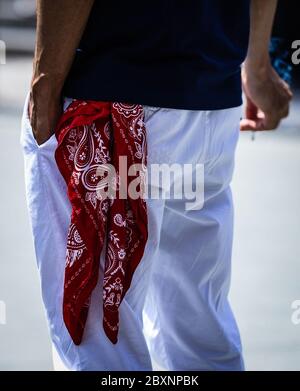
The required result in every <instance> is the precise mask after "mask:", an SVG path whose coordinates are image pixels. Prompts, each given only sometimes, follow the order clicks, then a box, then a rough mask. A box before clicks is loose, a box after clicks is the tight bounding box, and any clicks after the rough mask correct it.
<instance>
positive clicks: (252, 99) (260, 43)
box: [241, 0, 292, 130]
mask: <svg viewBox="0 0 300 391" xmlns="http://www.w3.org/2000/svg"><path fill="white" fill-rule="evenodd" d="M276 7H277V0H252V1H251V16H250V17H251V28H250V40H249V48H248V54H247V58H246V60H245V63H244V66H243V70H242V79H243V88H244V92H245V95H246V98H247V102H246V119H244V120H242V122H241V130H270V129H275V128H276V127H277V126H278V125H279V122H280V120H281V119H282V118H284V117H286V116H287V115H288V111H289V102H290V100H291V98H292V93H291V91H290V89H289V87H288V85H287V84H286V83H285V82H284V81H283V80H282V79H281V78H280V77H279V76H278V74H277V73H276V71H275V70H274V69H273V67H272V65H271V63H270V57H269V42H270V38H271V31H272V26H273V20H274V16H275V11H276Z"/></svg>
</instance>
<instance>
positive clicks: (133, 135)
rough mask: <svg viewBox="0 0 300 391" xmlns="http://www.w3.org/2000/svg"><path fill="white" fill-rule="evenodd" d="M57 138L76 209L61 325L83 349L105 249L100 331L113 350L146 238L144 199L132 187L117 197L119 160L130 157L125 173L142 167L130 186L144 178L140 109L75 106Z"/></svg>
mask: <svg viewBox="0 0 300 391" xmlns="http://www.w3.org/2000/svg"><path fill="white" fill-rule="evenodd" d="M55 133H56V137H57V140H58V146H57V149H56V151H55V159H56V162H57V166H58V168H59V170H60V172H61V174H62V176H63V177H64V180H65V181H66V184H67V188H68V197H69V200H70V203H71V206H72V214H71V219H70V227H69V232H68V238H67V243H66V247H67V248H66V267H65V282H64V297H63V317H64V322H65V324H66V327H67V329H68V331H69V333H70V335H71V337H72V339H73V341H74V343H75V344H77V345H79V344H80V343H81V341H82V338H83V335H84V327H85V323H86V319H87V315H88V310H89V303H90V296H91V293H92V291H93V289H94V287H95V286H96V284H97V281H98V274H99V265H100V254H101V252H102V249H103V246H104V244H105V245H106V247H105V268H104V275H103V276H100V278H103V328H104V331H105V333H106V335H107V337H108V338H109V339H110V340H111V342H112V343H114V344H115V343H117V340H118V329H119V312H118V310H119V306H120V303H121V301H122V299H123V298H124V296H125V294H126V292H127V290H128V289H129V287H130V283H131V280H132V276H133V273H134V271H135V269H136V267H137V266H138V264H139V262H140V260H141V258H142V256H143V253H144V249H145V245H146V242H147V238H148V229H147V208H146V202H145V199H144V198H143V197H138V198H137V199H132V198H130V196H129V195H128V188H126V189H125V190H126V192H127V197H125V198H124V197H123V198H122V197H119V193H120V190H121V188H122V191H123V192H124V183H122V181H121V180H120V175H119V169H120V167H118V165H119V157H120V156H125V157H126V159H127V165H128V166H130V165H133V164H135V165H136V164H137V165H141V167H142V168H143V169H142V170H140V171H138V172H137V173H136V176H130V179H131V180H134V179H135V178H137V179H138V177H140V179H141V181H143V180H144V179H145V170H146V163H147V162H146V156H147V143H146V129H145V124H144V112H143V107H142V106H141V105H137V104H126V103H117V102H95V101H81V100H73V101H72V103H71V104H70V105H69V106H68V108H67V109H66V111H65V112H64V113H63V115H62V117H61V118H60V121H59V123H58V125H57V129H56V132H55ZM109 165H112V166H113V167H114V168H115V171H116V174H117V175H116V181H115V183H114V189H115V193H114V194H115V196H114V197H108V198H107V197H106V198H105V197H102V196H101V192H99V191H98V190H99V187H100V188H101V187H102V188H105V187H107V186H108V184H107V183H106V184H105V180H104V181H103V179H105V175H104V174H103V175H102V173H104V172H108V171H109ZM100 181H101V182H100ZM103 183H104V184H103ZM142 183H144V182H142ZM105 239H106V241H105ZM99 299H100V298H99ZM99 303H100V300H99Z"/></svg>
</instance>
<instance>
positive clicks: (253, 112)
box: [245, 97, 258, 120]
mask: <svg viewBox="0 0 300 391" xmlns="http://www.w3.org/2000/svg"><path fill="white" fill-rule="evenodd" d="M257 112H258V109H257V106H256V105H255V104H254V103H253V102H252V100H251V99H250V98H249V97H247V101H246V112H245V114H246V118H248V119H252V120H255V119H256V118H257Z"/></svg>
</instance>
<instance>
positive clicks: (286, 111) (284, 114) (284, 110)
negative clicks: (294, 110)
mask: <svg viewBox="0 0 300 391" xmlns="http://www.w3.org/2000/svg"><path fill="white" fill-rule="evenodd" d="M289 111H290V107H289V105H286V106H285V107H283V108H282V109H281V110H280V113H279V114H280V118H286V117H288V115H289Z"/></svg>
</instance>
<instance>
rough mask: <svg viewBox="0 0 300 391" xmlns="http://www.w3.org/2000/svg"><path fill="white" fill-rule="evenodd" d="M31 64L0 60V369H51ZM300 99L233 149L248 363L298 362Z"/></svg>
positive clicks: (234, 295) (272, 366)
mask: <svg viewBox="0 0 300 391" xmlns="http://www.w3.org/2000/svg"><path fill="white" fill-rule="evenodd" d="M30 72H31V62H30V59H29V58H12V59H10V58H8V62H7V65H5V66H0V86H1V87H0V111H1V116H0V136H1V154H0V167H2V181H1V183H2V184H1V200H0V201H1V202H0V216H1V219H0V246H1V247H0V248H1V256H0V304H1V303H3V302H5V304H6V324H5V325H4V324H1V323H3V322H1V319H2V321H3V316H2V317H1V314H0V352H1V354H0V370H52V363H51V351H50V343H49V338H48V331H47V326H46V321H45V316H44V310H43V307H42V303H41V298H40V289H39V280H38V273H37V270H36V265H35V258H34V250H33V246H32V240H31V234H30V227H29V223H28V218H27V211H26V206H25V196H24V183H23V161H22V154H21V149H20V147H19V133H20V115H21V110H22V104H23V101H24V97H25V94H26V91H27V89H28V85H29V79H30ZM299 103H300V99H299V98H297V99H295V101H294V103H293V106H292V112H291V116H290V117H289V118H288V119H287V120H285V121H284V122H283V123H282V125H281V127H280V129H278V130H277V131H275V132H263V133H260V134H258V135H257V136H256V139H255V141H251V136H250V134H249V133H248V132H247V133H243V134H240V141H239V145H238V149H237V154H236V170H235V176H234V181H233V194H234V199H235V237H234V249H233V275H232V288H231V293H230V298H231V303H232V307H233V310H234V312H235V314H236V318H237V321H238V323H239V326H240V331H241V335H242V340H243V346H244V356H245V361H246V367H247V369H248V370H300V324H298V325H295V324H293V323H292V321H291V316H292V309H291V303H292V302H293V301H294V300H297V299H298V300H300V283H299V279H300V239H299V238H300V202H299V201H300V176H299V171H300V114H299ZM297 109H298V111H297ZM2 307H3V305H2ZM0 309H1V305H0Z"/></svg>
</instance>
